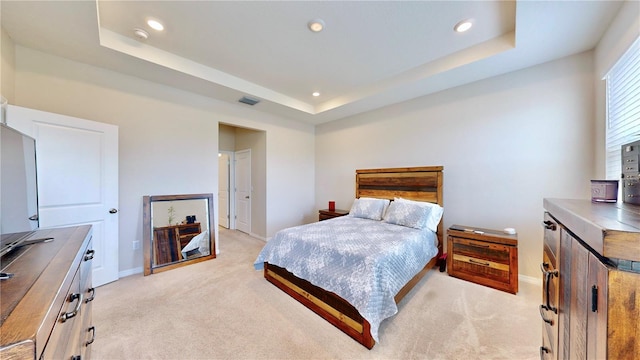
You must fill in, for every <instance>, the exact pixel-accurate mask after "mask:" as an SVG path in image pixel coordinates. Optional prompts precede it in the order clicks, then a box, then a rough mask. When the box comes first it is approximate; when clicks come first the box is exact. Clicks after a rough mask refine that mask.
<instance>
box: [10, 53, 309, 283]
mask: <svg viewBox="0 0 640 360" xmlns="http://www.w3.org/2000/svg"><path fill="white" fill-rule="evenodd" d="M15 52H16V70H15V101H14V102H12V103H13V104H15V105H19V106H23V107H29V108H33V109H38V110H43V111H49V112H54V113H60V114H65V115H69V116H75V117H79V118H85V119H89V120H94V121H100V122H105V123H109V124H114V125H118V126H119V187H120V188H119V202H120V204H119V210H120V211H119V220H120V231H119V247H120V256H119V260H120V271H121V273H130V272H135V271H136V270H138V269H141V267H142V253H141V251H139V250H137V251H133V250H132V241H134V240H142V196H143V195H168V194H184V193H214V194H215V193H217V188H218V174H217V173H218V166H217V161H218V157H217V153H218V123H219V122H224V123H226V124H233V125H237V126H242V127H247V128H253V129H258V130H262V131H265V132H266V133H267V145H266V147H267V150H266V152H267V155H266V163H267V167H268V170H267V172H266V180H265V181H266V184H264V186H263V187H264V188H266V192H267V193H266V197H267V199H277V201H269V203H268V206H267V219H266V222H267V224H268V225H267V229H266V234H260V235H263V236H265V237H268V236H270V235H272V234H273V233H274V232H275V231H277V230H279V229H281V228H283V227H285V226H291V225H298V224H300V223H301V221H303V220H304V219H303V218H302V217H301V216H300V213H301V212H302V213H308V214H310V213H312V212H313V211H314V209H315V207H314V198H313V193H314V178H313V173H314V172H313V156H314V145H313V144H314V135H313V127H311V126H308V125H301V124H298V123H296V122H294V121H291V120H287V119H280V118H276V117H274V116H270V115H265V114H261V113H259V112H257V111H255V110H253V109H248V108H245V107H243V106H240V105H235V104H228V103H223V102H220V101H216V100H212V99H210V98H207V97H204V96H200V95H196V94H193V93H189V92H185V91H181V90H177V89H175V88H171V87H168V86H164V85H159V84H155V83H152V82H149V81H145V80H141V79H138V78H135V77H131V76H127V75H123V74H119V73H116V72H113V71H110V70H105V69H101V68H97V67H94V66H90V65H86V64H82V63H78V62H74V61H69V60H66V59H63V58H60V57H56V56H52V55H48V54H45V53H42V52H39V51H35V50H32V49H29V48H25V47H22V46H16V47H15ZM284 139H286V141H283V140H284ZM176 169H180V170H179V171H176ZM216 214H217V208H216ZM214 217H215V218H216V219H217V215H216V216H214ZM216 231H217V226H216ZM220 251H221V256H224V248H221V249H220Z"/></svg>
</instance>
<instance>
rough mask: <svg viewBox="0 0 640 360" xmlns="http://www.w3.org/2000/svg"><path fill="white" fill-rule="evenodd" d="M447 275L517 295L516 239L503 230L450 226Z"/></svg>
mask: <svg viewBox="0 0 640 360" xmlns="http://www.w3.org/2000/svg"><path fill="white" fill-rule="evenodd" d="M447 233H448V239H447V240H448V241H447V251H448V253H449V255H448V256H447V267H448V269H449V275H451V276H455V277H458V278H461V279H464V280H468V281H472V282H475V283H478V284H482V285H486V286H490V287H492V288H495V289H498V290H502V291H506V292H510V293H513V294H515V293H517V292H518V238H517V236H516V235H508V234H505V233H503V232H502V231H497V230H491V229H481V228H472V227H468V226H461V225H453V226H451V227H450V228H449V229H448V231H447Z"/></svg>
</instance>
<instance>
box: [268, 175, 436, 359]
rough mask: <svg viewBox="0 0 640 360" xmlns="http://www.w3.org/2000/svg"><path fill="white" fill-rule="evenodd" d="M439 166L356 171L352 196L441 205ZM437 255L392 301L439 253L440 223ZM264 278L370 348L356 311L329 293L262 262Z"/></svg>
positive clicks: (365, 326)
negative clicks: (354, 188) (354, 191)
mask: <svg viewBox="0 0 640 360" xmlns="http://www.w3.org/2000/svg"><path fill="white" fill-rule="evenodd" d="M442 170H443V167H442V166H429V167H409V168H389V169H366V170H356V198H359V197H373V198H381V199H390V200H393V198H394V197H402V198H405V199H411V200H418V201H427V202H432V203H437V204H439V205H440V206H443V201H442ZM437 237H438V255H437V256H435V257H434V258H433V259H431V261H429V263H427V264H426V266H425V267H424V268H423V269H422V270H421V271H420V272H419V273H418V274H417V275H416V276H415V277H413V278H412V279H411V280H409V282H407V284H406V285H405V286H404V287H403V288H402V289H400V291H399V292H398V293H397V294H396V296H395V301H396V304H397V303H399V302H400V300H402V298H404V296H405V295H407V293H409V291H411V289H412V288H413V287H414V286H415V285H416V284H417V283H418V282H419V281H420V279H422V277H423V276H424V275H425V274H426V273H427V271H428V270H429V269H431V268H432V267H434V266H435V265H436V262H437V261H438V259H439V258H440V257H441V256H442V247H443V225H442V220H440V224H438V232H437ZM264 277H265V279H267V280H268V281H269V282H271V283H272V284H274V285H275V286H277V287H278V288H280V289H281V290H282V291H284V292H286V293H287V294H289V295H290V296H291V297H293V298H294V299H296V300H298V301H299V302H300V303H302V304H303V305H305V306H306V307H308V308H309V309H311V310H312V311H314V312H315V313H316V314H318V315H320V316H322V317H323V318H324V319H325V320H327V321H328V322H330V323H331V324H333V325H334V326H336V327H337V328H339V329H340V330H342V331H343V332H345V333H346V334H347V335H349V336H351V337H352V338H354V339H355V340H356V341H358V342H359V343H360V344H362V345H364V346H365V347H366V348H368V349H371V348H372V347H373V345H375V341H374V340H373V338H372V336H371V331H370V325H369V322H368V321H367V320H365V319H364V318H363V317H362V316H361V315H360V313H359V312H358V310H356V308H355V307H353V306H352V305H351V304H349V303H348V302H347V301H346V300H344V299H343V298H341V297H340V296H338V295H336V294H335V293H333V292H329V291H326V290H324V289H322V288H320V287H317V286H315V285H313V284H311V283H310V282H308V281H306V280H303V279H300V278H298V277H296V276H294V275H293V274H291V273H290V272H289V271H287V270H286V269H283V268H281V267H278V266H275V265H271V264H269V263H266V262H265V263H264Z"/></svg>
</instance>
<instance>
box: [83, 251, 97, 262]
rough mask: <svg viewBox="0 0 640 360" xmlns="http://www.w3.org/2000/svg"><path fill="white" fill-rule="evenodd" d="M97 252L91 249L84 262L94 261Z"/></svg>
mask: <svg viewBox="0 0 640 360" xmlns="http://www.w3.org/2000/svg"><path fill="white" fill-rule="evenodd" d="M95 253H96V251H95V250H93V249H91V250H87V254H86V255H85V256H84V261H89V260H92V259H93V255H95Z"/></svg>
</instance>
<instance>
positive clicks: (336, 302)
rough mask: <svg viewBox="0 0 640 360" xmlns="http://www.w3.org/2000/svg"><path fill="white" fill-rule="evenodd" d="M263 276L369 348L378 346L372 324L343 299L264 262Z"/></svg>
mask: <svg viewBox="0 0 640 360" xmlns="http://www.w3.org/2000/svg"><path fill="white" fill-rule="evenodd" d="M264 277H265V279H267V280H268V281H269V282H270V283H272V284H274V285H275V286H277V287H278V288H280V289H281V290H282V291H284V292H286V293H287V294H289V295H290V296H291V297H293V298H294V299H296V300H298V301H299V302H300V303H302V304H303V305H305V306H306V307H308V308H309V309H311V310H312V311H313V312H315V313H316V314H318V315H320V316H321V317H322V318H324V319H325V320H327V321H328V322H330V323H331V324H333V325H334V326H335V327H337V328H338V329H340V330H342V331H343V332H344V333H346V334H347V335H349V336H351V337H352V338H353V339H355V340H356V341H357V342H359V343H360V344H362V345H363V346H365V347H366V348H367V349H371V348H372V347H373V345H375V341H374V340H373V338H372V337H371V331H370V325H369V322H368V321H367V320H365V319H364V318H363V317H362V316H361V315H360V313H359V312H358V310H356V308H354V307H353V306H352V305H351V304H349V303H348V302H347V301H346V300H344V299H342V298H341V297H340V296H338V295H336V294H335V293H332V292H329V291H326V290H323V289H322V288H319V287H317V286H315V285H313V284H311V283H310V282H308V281H306V280H303V279H300V278H298V277H296V276H294V275H293V274H292V273H290V272H289V271H287V270H285V269H283V268H281V267H278V266H275V265H271V264H269V263H264Z"/></svg>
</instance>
